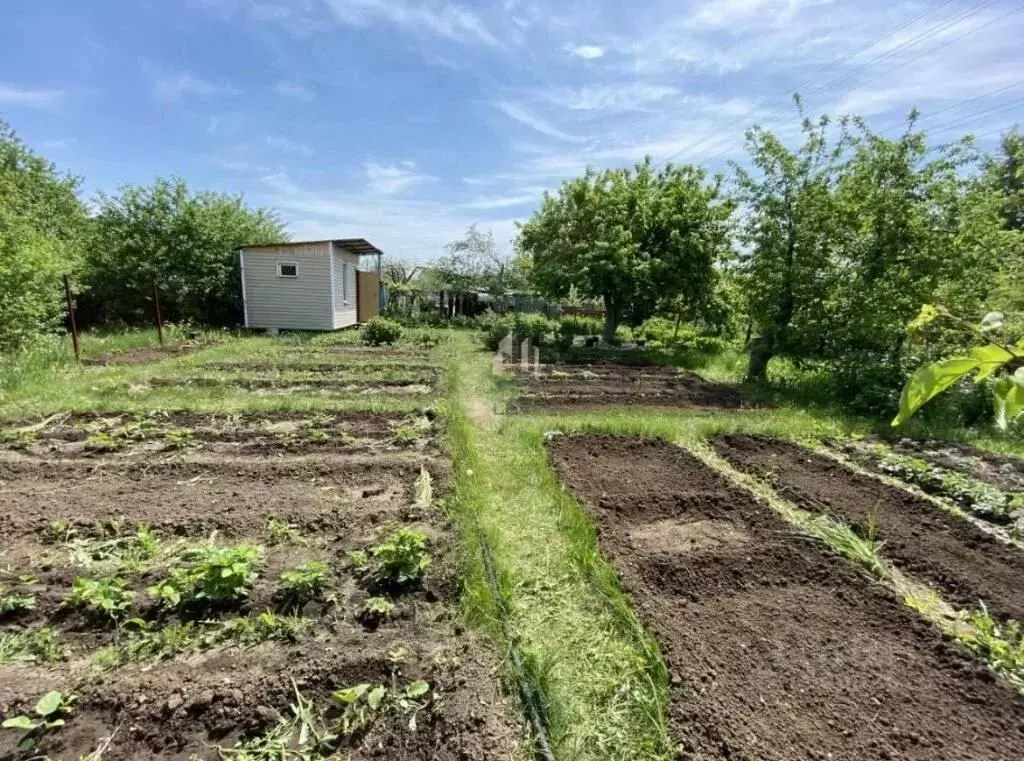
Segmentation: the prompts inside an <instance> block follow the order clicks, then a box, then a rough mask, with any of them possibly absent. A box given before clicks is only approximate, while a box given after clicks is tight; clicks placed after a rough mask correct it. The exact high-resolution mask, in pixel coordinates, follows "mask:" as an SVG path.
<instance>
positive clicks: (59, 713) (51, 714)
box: [0, 690, 75, 750]
mask: <svg viewBox="0 0 1024 761" xmlns="http://www.w3.org/2000/svg"><path fill="white" fill-rule="evenodd" d="M74 702H75V698H74V696H73V695H65V694H64V693H63V692H58V691H57V690H53V691H51V692H48V693H46V694H45V695H43V696H42V697H41V698H39V701H38V702H37V703H36V705H35V708H33V709H32V713H33V714H34V715H33V716H24V715H21V716H12V717H11V718H9V719H4V723H3V724H2V725H0V726H2V727H3V728H4V729H17V730H20V731H22V732H23V733H24V734H23V735H22V737H21V739H20V740H19V741H18V748H19V749H20V750H28V749H30V748H34V747H35V746H36V745H38V744H39V740H40V738H41V737H42V736H43V735H45V734H46V733H47V732H51V731H53V730H55V729H59V728H60V727H63V726H64V724H65V723H66V721H65V717H66V716H67V715H68V714H69V713H71V707H72V706H73V705H74Z"/></svg>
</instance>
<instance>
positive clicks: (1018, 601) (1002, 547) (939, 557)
mask: <svg viewBox="0 0 1024 761" xmlns="http://www.w3.org/2000/svg"><path fill="white" fill-rule="evenodd" d="M713 444H714V446H715V449H716V450H717V451H718V452H719V454H721V455H722V456H723V457H725V458H726V459H727V460H728V461H729V462H731V463H732V464H733V465H734V466H736V467H737V468H739V469H740V470H743V471H745V472H748V473H752V474H754V475H757V476H760V477H763V478H766V479H767V480H768V481H769V482H771V483H772V485H773V486H774V487H775V488H776V490H777V491H778V492H779V494H780V495H781V496H783V497H785V498H786V499H789V500H791V501H792V502H794V503H795V504H797V505H799V506H800V507H803V508H805V509H807V510H810V511H812V512H818V513H828V514H830V515H832V516H834V517H836V518H838V519H839V520H842V521H845V522H847V523H849V524H851V525H852V526H853V527H854V528H855V529H856V530H858V531H859V532H861V533H862V534H866V532H867V531H868V528H867V527H868V526H869V524H870V521H871V515H872V514H874V520H875V524H876V536H877V538H878V539H880V540H882V541H883V542H884V543H885V544H884V545H883V547H882V553H883V554H884V555H886V556H887V557H888V558H890V559H891V560H892V562H893V563H894V564H895V565H897V566H898V567H900V568H901V569H903V570H905V571H906V572H907V573H909V574H911V575H912V576H916V577H918V578H920V579H922V580H925V581H928V582H930V583H931V584H934V585H935V586H936V587H938V588H939V589H940V590H941V592H942V593H943V595H944V596H946V597H947V598H948V599H949V600H950V601H951V602H954V603H956V604H958V605H962V606H974V605H977V604H978V602H979V601H983V602H984V603H985V605H986V606H988V609H989V611H990V612H993V613H995V614H997V615H1000V616H1004V617H1011V618H1015V619H1017V620H1018V621H1024V583H1021V580H1022V579H1024V551H1021V550H1020V549H1018V548H1016V547H1013V546H1010V545H1008V544H1006V543H1004V542H1001V541H999V540H998V539H996V538H994V537H992V536H991V535H989V534H987V533H985V532H984V531H982V530H981V529H980V528H978V527H977V526H975V525H973V524H972V523H970V522H969V521H967V520H965V519H962V518H959V517H957V516H955V515H953V514H951V513H947V512H945V511H943V510H942V509H941V508H939V507H937V506H935V505H934V504H932V503H930V502H928V501H926V500H924V499H921V498H919V497H915V496H914V495H912V494H910V493H909V492H906V491H904V490H902V489H898V488H895V487H892V486H889V485H887V484H884V483H882V482H880V481H878V480H876V479H874V478H871V477H869V476H862V475H859V474H857V473H854V472H852V471H850V470H848V469H847V468H845V467H844V466H842V465H841V464H839V463H838V462H835V461H834V460H831V459H829V458H826V457H822V456H820V455H817V454H814V453H812V452H810V451H808V450H806V449H804V448H802V447H799V446H797V445H795V444H792V443H790V442H787V441H782V440H780V439H771V438H768V437H764V436H735V435H731V436H722V437H719V438H718V439H716V440H715V441H714V442H713Z"/></svg>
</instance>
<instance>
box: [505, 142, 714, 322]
mask: <svg viewBox="0 0 1024 761" xmlns="http://www.w3.org/2000/svg"><path fill="white" fill-rule="evenodd" d="M732 210H733V205H732V203H731V201H729V200H728V199H726V198H724V197H723V196H722V192H721V186H720V180H719V178H714V179H711V180H709V179H708V177H707V173H706V172H705V171H704V170H703V169H701V168H698V167H694V166H673V165H668V166H666V167H664V168H663V169H660V170H655V169H654V167H653V164H652V162H651V160H650V158H648V159H647V160H645V161H644V162H643V163H641V164H637V165H636V167H635V168H634V169H615V170H607V171H603V172H598V171H597V170H594V169H588V170H587V172H586V173H585V174H584V175H583V176H582V177H578V178H576V179H574V180H570V181H567V182H565V183H563V185H562V187H561V188H560V189H559V191H558V194H557V195H556V196H551V195H548V194H545V196H544V200H543V202H542V204H541V207H540V209H539V210H538V211H537V212H535V213H534V215H533V217H532V218H531V219H530V220H529V221H528V222H526V223H525V224H523V225H522V226H521V228H520V231H519V240H518V248H519V250H520V251H521V252H522V253H523V254H525V255H526V257H528V260H529V267H530V272H531V278H532V280H533V282H534V284H535V285H536V286H537V288H538V289H539V290H540V291H541V292H542V293H544V294H545V295H547V296H549V297H552V298H565V297H567V296H568V295H569V294H570V292H575V293H576V294H577V295H578V296H581V297H583V298H596V299H601V300H602V301H603V303H604V307H605V323H604V330H603V333H604V338H605V340H606V341H611V340H612V339H613V338H614V336H615V331H616V329H617V328H618V326H619V324H620V323H622V322H624V321H625V322H628V323H630V324H634V325H638V324H639V323H640V322H642V321H643V320H644V319H646V318H647V317H649V316H651V315H652V314H654V312H655V310H656V309H657V308H658V306H659V304H661V303H663V302H664V301H666V300H669V299H674V298H677V297H681V298H683V299H684V300H685V301H686V302H688V303H691V304H701V303H704V302H705V301H706V300H707V299H708V296H709V294H710V291H711V284H712V279H713V267H714V264H715V262H716V261H717V260H718V259H719V258H720V257H721V256H722V255H723V254H724V252H725V251H727V250H728V247H729V230H730V219H731V215H732Z"/></svg>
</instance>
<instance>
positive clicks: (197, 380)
mask: <svg viewBox="0 0 1024 761" xmlns="http://www.w3.org/2000/svg"><path fill="white" fill-rule="evenodd" d="M435 380H436V378H434V377H425V378H413V379H408V380H386V381H358V380H334V379H317V380H291V379H277V378H203V377H189V378H149V379H148V380H147V381H146V382H147V383H148V384H149V386H150V387H152V388H160V387H165V386H173V387H175V388H187V387H189V386H192V387H197V388H224V389H235V388H238V389H246V390H251V391H255V392H256V393H257V394H260V393H283V394H289V393H303V394H318V393H319V394H338V393H341V394H389V395H393V396H407V395H410V394H428V393H430V392H431V390H432V384H433V383H434V382H435ZM133 385H137V384H133Z"/></svg>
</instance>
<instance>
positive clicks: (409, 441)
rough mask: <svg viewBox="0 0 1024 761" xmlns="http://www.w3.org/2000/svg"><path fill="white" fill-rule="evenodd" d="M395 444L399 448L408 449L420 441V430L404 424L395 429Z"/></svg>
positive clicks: (409, 424) (414, 426)
mask: <svg viewBox="0 0 1024 761" xmlns="http://www.w3.org/2000/svg"><path fill="white" fill-rule="evenodd" d="M394 439H395V443H396V444H398V445H399V446H401V447H409V446H412V445H413V444H415V443H416V442H417V441H419V440H420V429H419V427H418V426H416V425H414V424H412V423H404V424H403V425H400V426H398V427H397V428H395V432H394Z"/></svg>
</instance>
